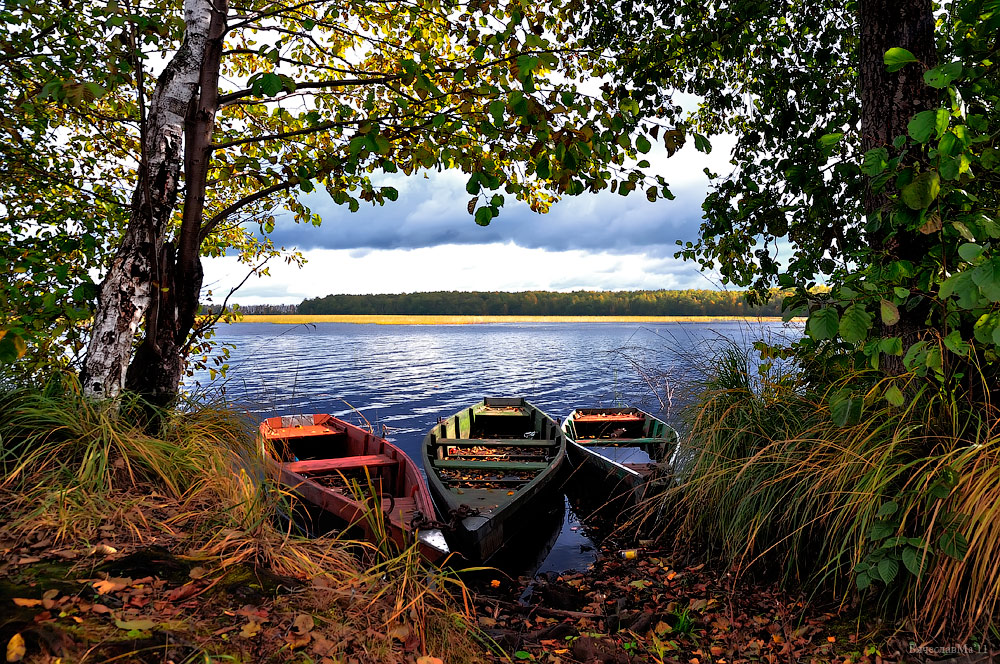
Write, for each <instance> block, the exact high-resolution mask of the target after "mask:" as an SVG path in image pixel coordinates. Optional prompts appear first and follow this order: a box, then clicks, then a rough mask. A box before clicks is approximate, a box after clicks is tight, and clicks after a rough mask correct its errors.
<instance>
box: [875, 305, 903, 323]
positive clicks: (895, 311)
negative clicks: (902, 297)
mask: <svg viewBox="0 0 1000 664" xmlns="http://www.w3.org/2000/svg"><path fill="white" fill-rule="evenodd" d="M879 312H880V313H881V314H882V322H883V323H885V324H886V325H887V326H889V327H892V326H893V325H895V324H896V323H898V322H899V307H897V306H896V305H895V304H893V303H892V302H890V301H889V300H882V301H881V302H880V303H879Z"/></svg>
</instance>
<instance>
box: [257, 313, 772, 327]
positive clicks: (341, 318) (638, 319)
mask: <svg viewBox="0 0 1000 664" xmlns="http://www.w3.org/2000/svg"><path fill="white" fill-rule="evenodd" d="M717 321H761V322H769V323H773V322H779V321H781V318H779V317H750V316H397V315H392V316H353V315H311V314H301V315H300V314H286V315H268V316H263V315H251V316H243V318H242V320H241V322H244V323H280V324H284V325H301V324H303V323H356V324H362V325H476V324H482V323H711V322H717Z"/></svg>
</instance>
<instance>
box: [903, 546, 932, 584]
mask: <svg viewBox="0 0 1000 664" xmlns="http://www.w3.org/2000/svg"><path fill="white" fill-rule="evenodd" d="M924 555H925V554H924V552H923V551H921V550H919V549H915V548H913V547H911V546H908V547H906V548H905V549H903V553H902V558H903V565H904V566H905V567H906V569H908V570H909V571H910V574H912V575H913V576H915V577H917V578H920V575H921V572H922V571H923V570H922V569H921V565H920V561H921V559H922V558H923V557H924ZM924 564H925V566H926V561H925V563H924Z"/></svg>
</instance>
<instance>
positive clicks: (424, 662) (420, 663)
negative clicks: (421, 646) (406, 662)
mask: <svg viewBox="0 0 1000 664" xmlns="http://www.w3.org/2000/svg"><path fill="white" fill-rule="evenodd" d="M417 664H444V660H443V659H441V658H440V657H431V656H430V655H424V656H423V657H417Z"/></svg>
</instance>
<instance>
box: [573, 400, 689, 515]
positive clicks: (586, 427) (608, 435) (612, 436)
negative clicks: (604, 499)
mask: <svg viewBox="0 0 1000 664" xmlns="http://www.w3.org/2000/svg"><path fill="white" fill-rule="evenodd" d="M563 433H565V434H566V437H567V439H568V445H567V448H566V453H567V456H568V458H569V461H570V464H571V465H572V466H573V467H574V468H576V469H582V470H585V471H589V472H592V473H595V474H597V475H599V476H600V477H601V478H602V482H604V483H605V484H606V485H607V487H608V489H609V491H608V495H609V496H612V497H615V496H622V497H627V498H629V499H630V500H635V501H638V500H641V499H642V497H643V495H644V494H645V490H646V487H647V482H648V480H649V478H650V477H651V476H652V475H654V474H655V473H656V472H657V470H658V469H659V468H660V464H661V463H662V462H664V461H669V460H670V459H671V458H672V457H673V455H674V454H675V453H676V450H677V443H678V440H679V437H678V434H677V431H675V430H674V429H673V428H672V427H671V426H670V425H668V424H667V423H666V422H664V421H663V420H661V419H659V418H657V417H654V416H653V415H650V414H649V413H647V412H645V411H643V410H640V409H638V408H578V409H576V410H574V411H573V412H572V413H570V415H569V417H567V418H566V420H565V421H564V422H563Z"/></svg>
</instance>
